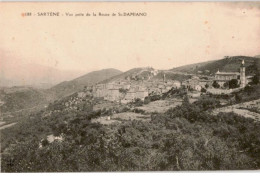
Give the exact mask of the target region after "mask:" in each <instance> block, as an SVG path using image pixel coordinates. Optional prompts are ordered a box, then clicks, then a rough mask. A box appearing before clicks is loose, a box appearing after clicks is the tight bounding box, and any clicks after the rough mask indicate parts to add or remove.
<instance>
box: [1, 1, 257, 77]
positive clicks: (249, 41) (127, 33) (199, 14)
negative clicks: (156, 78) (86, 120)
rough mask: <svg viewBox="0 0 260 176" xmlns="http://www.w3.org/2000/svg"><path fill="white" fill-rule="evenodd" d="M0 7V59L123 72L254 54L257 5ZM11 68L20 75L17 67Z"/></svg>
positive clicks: (138, 4) (43, 5)
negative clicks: (82, 15) (135, 13)
mask: <svg viewBox="0 0 260 176" xmlns="http://www.w3.org/2000/svg"><path fill="white" fill-rule="evenodd" d="M0 11H1V13H0V26H2V27H0V61H1V63H2V64H4V63H8V62H11V61H12V63H13V64H15V63H17V64H18V63H19V64H21V65H22V63H29V64H38V65H44V66H48V67H53V68H56V69H59V70H78V71H83V72H90V71H94V70H100V69H105V68H115V69H119V70H121V71H127V70H129V69H132V68H135V67H146V66H151V67H154V68H156V69H170V68H173V67H178V66H181V65H186V64H191V63H198V62H203V61H208V60H215V59H221V58H223V57H224V56H235V55H247V56H254V55H259V54H260V3H259V2H254V3H241V2H239V3H236V2H231V3H228V2H218V3H213V2H201V3H198V2H185V3H180V2H173V3H169V2H168V3H167V2H164V3H162V2H161V3H159V2H146V3H122V2H116V3H100V2H99V3H83V2H78V3H32V2H29V3H25V2H23V3H0ZM24 12H31V13H33V14H37V13H38V12H60V14H64V16H59V17H54V16H24V15H22V13H24ZM66 12H69V13H73V14H76V13H87V12H88V13H90V14H92V13H93V12H94V13H99V12H101V13H110V14H111V13H116V14H117V13H118V12H120V13H123V12H141V13H146V14H147V16H141V17H140V16H139V17H136V16H134V17H129V16H128V17H127V16H124V17H122V16H121V17H120V16H116V17H111V16H109V17H107V16H105V17H101V16H96V17H93V16H91V17H86V16H84V17H75V16H72V17H68V16H66V15H65V13H66ZM9 65H12V64H9ZM2 68H3V67H2ZM0 69H1V65H0ZM10 70H11V71H12V72H13V73H14V74H19V73H18V71H17V69H12V68H10Z"/></svg>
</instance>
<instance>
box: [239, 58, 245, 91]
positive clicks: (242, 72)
mask: <svg viewBox="0 0 260 176" xmlns="http://www.w3.org/2000/svg"><path fill="white" fill-rule="evenodd" d="M245 86H246V67H245V61H244V60H242V62H241V65H240V87H245Z"/></svg>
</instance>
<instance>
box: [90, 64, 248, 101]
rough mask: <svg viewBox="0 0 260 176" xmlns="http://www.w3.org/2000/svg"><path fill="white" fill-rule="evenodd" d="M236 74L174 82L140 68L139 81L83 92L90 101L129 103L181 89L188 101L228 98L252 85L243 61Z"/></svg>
mask: <svg viewBox="0 0 260 176" xmlns="http://www.w3.org/2000/svg"><path fill="white" fill-rule="evenodd" d="M239 69H240V72H221V71H219V70H218V71H217V72H216V73H215V74H214V75H209V76H206V75H200V74H196V75H195V74H193V75H191V78H190V79H186V80H183V81H178V80H174V79H167V78H166V74H167V72H164V71H160V70H155V69H152V68H149V67H148V68H144V69H142V70H141V71H140V72H139V73H138V74H137V75H142V74H143V73H144V72H146V77H145V76H143V77H141V79H139V80H135V79H131V78H134V77H135V76H136V75H135V76H132V77H131V78H130V77H129V76H128V77H126V78H119V79H117V80H113V81H111V82H109V83H103V84H96V85H93V86H89V87H87V88H86V90H87V92H88V93H89V94H93V96H94V97H98V98H104V99H105V100H108V101H116V102H120V103H129V102H131V101H134V100H136V99H140V100H144V99H145V97H147V96H149V95H161V94H163V93H166V92H168V91H169V90H171V89H179V88H181V87H182V88H185V89H187V91H188V92H189V95H190V96H191V97H198V96H200V95H201V93H206V92H208V93H212V94H229V93H232V92H235V91H239V90H241V89H242V88H244V87H245V86H246V85H247V84H248V83H249V82H251V81H252V75H247V76H246V74H245V73H246V69H245V61H244V60H242V61H241V65H240V68H239ZM159 73H161V74H163V77H162V79H153V77H155V76H156V75H157V74H159ZM230 81H233V82H234V81H235V84H236V85H234V87H231V86H229V84H230Z"/></svg>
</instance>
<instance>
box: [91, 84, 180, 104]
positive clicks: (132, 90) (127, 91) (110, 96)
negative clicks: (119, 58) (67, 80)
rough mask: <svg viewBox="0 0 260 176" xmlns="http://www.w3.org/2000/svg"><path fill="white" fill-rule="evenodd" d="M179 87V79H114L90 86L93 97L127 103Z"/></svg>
mask: <svg viewBox="0 0 260 176" xmlns="http://www.w3.org/2000/svg"><path fill="white" fill-rule="evenodd" d="M173 87H174V88H180V87H181V83H180V82H179V81H167V82H166V81H152V80H148V81H144V80H143V81H128V80H127V81H126V80H123V81H115V82H112V83H108V84H97V85H95V86H93V87H92V94H93V96H94V97H99V98H104V99H105V100H108V101H120V102H121V103H128V102H131V101H133V100H135V99H141V100H144V99H145V97H147V96H148V95H158V94H162V93H165V92H168V91H169V90H170V89H172V88H173Z"/></svg>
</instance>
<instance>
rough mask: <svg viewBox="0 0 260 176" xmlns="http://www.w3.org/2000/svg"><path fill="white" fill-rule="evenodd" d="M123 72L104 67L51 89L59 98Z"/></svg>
mask: <svg viewBox="0 0 260 176" xmlns="http://www.w3.org/2000/svg"><path fill="white" fill-rule="evenodd" d="M120 73H122V72H121V71H119V70H116V69H103V70H99V71H93V72H90V73H88V74H86V75H83V76H81V77H78V78H76V79H74V80H71V81H64V82H62V83H60V84H58V85H56V86H54V87H52V88H51V89H50V92H52V93H54V94H55V95H56V96H57V97H58V98H60V97H63V96H67V95H70V94H72V93H74V92H77V91H80V90H82V89H83V88H84V87H85V86H89V85H93V84H95V83H98V82H100V81H103V80H106V79H109V78H110V77H113V76H115V75H119V74H120Z"/></svg>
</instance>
